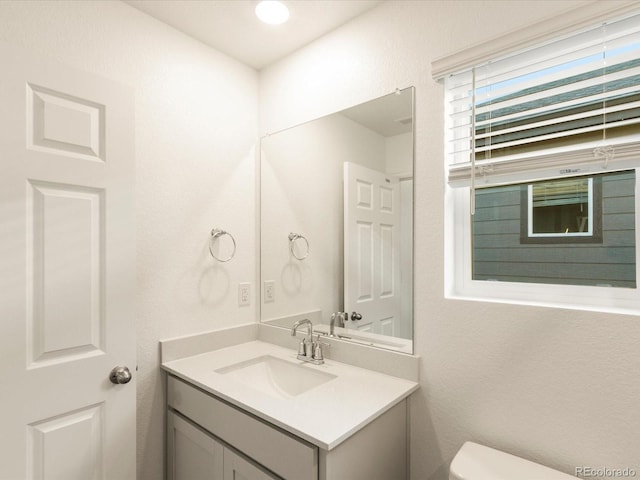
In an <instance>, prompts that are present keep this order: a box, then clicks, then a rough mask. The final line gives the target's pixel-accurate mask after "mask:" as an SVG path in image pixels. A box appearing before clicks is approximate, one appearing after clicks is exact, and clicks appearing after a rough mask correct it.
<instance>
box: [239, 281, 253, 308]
mask: <svg viewBox="0 0 640 480" xmlns="http://www.w3.org/2000/svg"><path fill="white" fill-rule="evenodd" d="M250 304H251V284H250V283H239V284H238V306H240V307H246V306H247V305H250Z"/></svg>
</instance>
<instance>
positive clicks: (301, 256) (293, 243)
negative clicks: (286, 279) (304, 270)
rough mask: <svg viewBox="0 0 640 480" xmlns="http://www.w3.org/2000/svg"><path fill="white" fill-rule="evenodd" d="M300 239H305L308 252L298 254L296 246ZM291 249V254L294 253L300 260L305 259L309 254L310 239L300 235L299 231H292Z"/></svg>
mask: <svg viewBox="0 0 640 480" xmlns="http://www.w3.org/2000/svg"><path fill="white" fill-rule="evenodd" d="M298 240H304V243H305V244H306V249H305V250H306V252H305V253H304V254H301V255H297V254H296V250H295V248H294V247H295V244H296V242H297V241H298ZM289 251H290V252H291V255H293V256H294V257H295V258H297V259H298V260H304V259H305V258H307V257H308V256H309V240H307V238H306V237H305V236H304V235H300V234H299V233H290V234H289Z"/></svg>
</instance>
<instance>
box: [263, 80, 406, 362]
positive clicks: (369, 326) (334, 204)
mask: <svg viewBox="0 0 640 480" xmlns="http://www.w3.org/2000/svg"><path fill="white" fill-rule="evenodd" d="M413 95H414V89H413V87H410V88H406V89H404V90H398V91H396V92H395V93H391V94H389V95H385V96H384V97H380V98H377V99H375V100H372V101H369V102H366V103H363V104H361V105H357V106H355V107H352V108H349V109H346V110H343V111H341V112H338V113H335V114H332V115H327V116H325V117H322V118H319V119H316V120H313V121H310V122H307V123H304V124H301V125H298V126H295V127H292V128H289V129H286V130H283V131H281V132H278V133H275V134H271V135H268V136H266V137H264V138H263V139H262V141H261V156H260V157H261V158H260V177H261V178H260V183H261V185H260V190H261V194H260V197H261V199H260V205H261V212H260V214H261V219H260V225H261V227H260V228H261V234H260V236H261V238H260V258H261V260H260V269H261V274H260V277H261V278H260V281H261V309H260V310H261V314H260V316H261V321H262V322H266V323H269V324H271V325H275V326H280V327H284V328H291V326H292V325H293V323H294V322H295V321H296V320H299V319H302V318H309V319H310V320H311V321H312V322H313V325H314V331H316V332H317V333H321V334H324V335H334V336H335V337H336V338H340V339H343V340H346V341H351V342H357V343H360V344H367V345H373V346H377V347H381V348H388V349H392V350H396V351H401V352H405V353H413V174H414V139H413V136H414V121H413V118H414V116H413V111H414V99H413ZM341 313H342V314H341ZM332 318H333V321H332Z"/></svg>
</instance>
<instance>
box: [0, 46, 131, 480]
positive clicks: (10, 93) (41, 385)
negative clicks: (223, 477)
mask: <svg viewBox="0 0 640 480" xmlns="http://www.w3.org/2000/svg"><path fill="white" fill-rule="evenodd" d="M0 58H1V63H2V65H3V69H2V75H1V76H0V105H1V107H2V109H1V110H0V165H1V168H2V171H1V174H0V242H1V243H0V299H1V300H0V352H1V359H2V361H1V362H0V378H1V379H2V404H1V408H0V425H2V435H0V479H10V480H22V479H46V480H101V479H105V480H107V479H114V480H133V479H134V478H135V438H136V436H135V425H136V420H135V335H134V332H135V326H134V323H133V302H132V292H133V287H134V263H133V262H134V230H133V213H132V211H133V175H134V163H133V151H134V148H133V133H132V132H133V97H132V94H131V92H130V91H129V90H128V89H126V88H123V87H122V86H119V85H117V84H114V83H113V82H110V81H107V80H106V79H101V78H97V77H94V76H92V75H89V74H86V73H83V72H79V71H75V70H71V69H69V68H66V67H63V66H61V65H58V64H53V63H51V62H48V61H46V60H42V59H35V58H34V57H32V56H31V55H29V54H26V53H25V52H23V51H17V50H16V49H14V48H13V47H10V46H8V45H5V44H0ZM117 365H121V366H128V367H129V368H130V369H131V371H132V373H133V374H134V379H133V380H132V381H131V382H129V383H128V384H121V385H115V384H113V383H111V382H110V380H109V373H110V371H111V369H112V368H113V367H115V366H117Z"/></svg>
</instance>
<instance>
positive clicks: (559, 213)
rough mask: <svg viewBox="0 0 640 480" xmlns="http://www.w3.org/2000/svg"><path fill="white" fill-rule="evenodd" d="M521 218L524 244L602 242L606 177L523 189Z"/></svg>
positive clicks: (568, 180)
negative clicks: (603, 197) (603, 199)
mask: <svg viewBox="0 0 640 480" xmlns="http://www.w3.org/2000/svg"><path fill="white" fill-rule="evenodd" d="M631 196H632V197H633V190H632V191H631ZM520 218H521V227H520V242H521V243H547V244H553V243H602V175H596V176H591V177H577V178H571V179H561V180H547V181H544V182H536V183H530V184H528V185H524V186H522V188H521V211H520Z"/></svg>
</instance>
